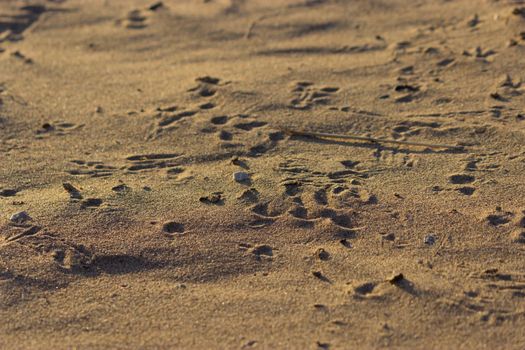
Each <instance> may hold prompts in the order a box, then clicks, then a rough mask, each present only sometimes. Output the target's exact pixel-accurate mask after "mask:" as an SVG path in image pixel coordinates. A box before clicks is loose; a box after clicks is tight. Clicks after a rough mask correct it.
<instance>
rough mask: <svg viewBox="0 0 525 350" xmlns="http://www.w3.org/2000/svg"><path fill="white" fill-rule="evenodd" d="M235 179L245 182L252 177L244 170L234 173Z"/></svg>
mask: <svg viewBox="0 0 525 350" xmlns="http://www.w3.org/2000/svg"><path fill="white" fill-rule="evenodd" d="M233 179H234V180H235V181H237V182H243V181H247V180H249V179H250V175H249V174H248V173H245V172H244V171H238V172H236V173H233Z"/></svg>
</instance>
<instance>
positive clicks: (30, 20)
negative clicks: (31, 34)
mask: <svg viewBox="0 0 525 350" xmlns="http://www.w3.org/2000/svg"><path fill="white" fill-rule="evenodd" d="M46 11H59V10H55V9H47V8H46V7H45V6H43V5H26V6H22V7H20V8H18V10H17V11H16V12H14V13H12V14H4V15H0V17H1V18H2V21H1V22H0V42H2V41H19V40H22V39H23V34H24V32H25V31H26V30H28V29H29V28H30V27H31V26H32V25H33V24H34V23H35V22H36V21H38V20H39V18H40V16H41V15H42V14H43V13H44V12H46Z"/></svg>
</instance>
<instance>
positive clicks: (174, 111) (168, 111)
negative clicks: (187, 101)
mask: <svg viewBox="0 0 525 350" xmlns="http://www.w3.org/2000/svg"><path fill="white" fill-rule="evenodd" d="M197 113H198V111H197V110H182V111H179V108H178V107H177V106H172V107H169V108H161V107H159V108H157V111H156V112H155V113H154V115H153V119H155V121H154V123H153V127H152V130H151V131H149V132H148V133H147V135H146V140H154V139H157V138H158V137H159V136H161V135H162V134H164V133H166V132H169V131H170V130H174V129H177V123H178V122H180V121H181V120H183V119H185V118H189V117H193V116H194V115H195V114H197Z"/></svg>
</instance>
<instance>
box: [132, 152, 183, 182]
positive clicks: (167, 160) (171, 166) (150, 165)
mask: <svg viewBox="0 0 525 350" xmlns="http://www.w3.org/2000/svg"><path fill="white" fill-rule="evenodd" d="M181 157H182V154H178V153H149V154H137V155H132V156H129V157H127V158H126V161H127V163H128V164H129V165H128V166H126V168H125V169H126V171H127V172H128V173H131V174H136V173H138V172H143V171H151V170H159V169H166V174H167V175H168V177H170V176H178V175H179V174H181V173H183V172H184V170H185V169H184V168H183V167H181V166H180V159H181Z"/></svg>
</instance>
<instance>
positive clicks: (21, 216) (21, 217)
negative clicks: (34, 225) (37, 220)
mask: <svg viewBox="0 0 525 350" xmlns="http://www.w3.org/2000/svg"><path fill="white" fill-rule="evenodd" d="M9 220H11V221H12V222H14V223H16V224H23V223H24V222H26V221H29V220H31V217H30V216H29V214H28V213H27V212H25V211H20V212H18V213H15V214H13V215H11V218H10V219H9Z"/></svg>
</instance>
